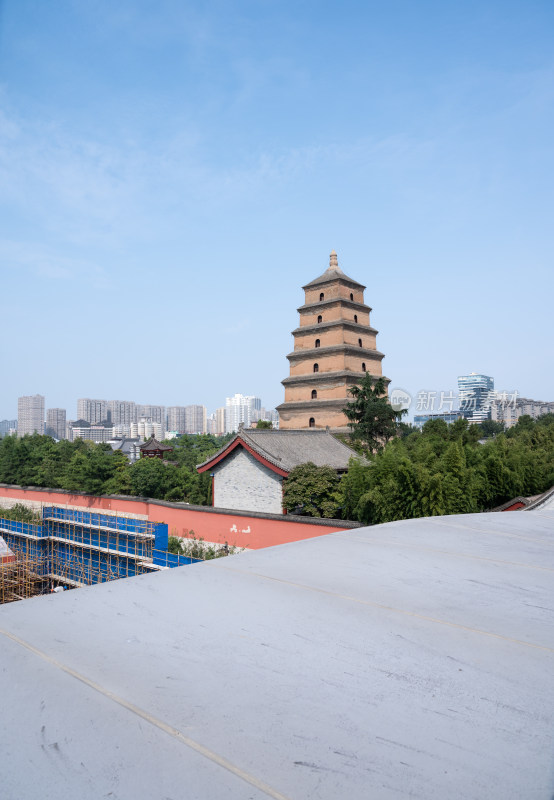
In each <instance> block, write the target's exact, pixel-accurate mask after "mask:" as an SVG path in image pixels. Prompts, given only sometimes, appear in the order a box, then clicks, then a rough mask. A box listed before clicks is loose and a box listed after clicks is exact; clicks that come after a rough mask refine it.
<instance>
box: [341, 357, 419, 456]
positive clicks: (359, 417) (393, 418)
mask: <svg viewBox="0 0 554 800" xmlns="http://www.w3.org/2000/svg"><path fill="white" fill-rule="evenodd" d="M349 392H350V394H351V395H352V397H353V400H352V401H351V402H349V403H347V404H346V406H345V407H344V408H343V411H344V413H345V415H346V417H347V419H348V420H349V422H348V425H349V427H350V430H351V439H352V442H353V444H354V445H356V444H357V445H358V446H359V447H360V448H361V449H362V450H368V451H369V452H376V451H379V450H381V449H382V448H383V446H384V445H385V444H386V443H387V442H388V441H389V439H392V437H393V436H395V434H396V433H397V430H398V422H399V420H400V419H401V418H402V416H403V414H406V413H407V412H406V411H395V409H394V408H393V407H392V406H391V405H390V403H389V401H388V397H387V387H386V384H385V380H384V378H373V377H372V376H371V375H370V374H369V372H366V374H365V377H364V379H363V380H362V382H361V383H360V384H356V385H355V386H351V387H350V389H349Z"/></svg>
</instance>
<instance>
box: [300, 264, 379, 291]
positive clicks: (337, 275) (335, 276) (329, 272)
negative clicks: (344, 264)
mask: <svg viewBox="0 0 554 800" xmlns="http://www.w3.org/2000/svg"><path fill="white" fill-rule="evenodd" d="M336 280H343V281H348V283H352V284H353V285H355V286H360V287H361V288H362V289H365V286H364V285H363V283H359V281H355V280H354V278H350V277H349V276H348V275H346V274H345V273H344V272H343V271H342V269H341V268H340V267H336V268H335V269H332V268H331V267H329V268H328V269H326V270H325V272H324V273H323V275H320V276H319V278H315V279H314V280H313V281H310V282H309V283H306V284H305V285H304V286H303V287H302V288H303V289H307V288H308V287H309V286H317V285H318V284H319V283H329V281H336Z"/></svg>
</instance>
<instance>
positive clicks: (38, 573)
mask: <svg viewBox="0 0 554 800" xmlns="http://www.w3.org/2000/svg"><path fill="white" fill-rule="evenodd" d="M10 551H11V552H10V554H9V555H5V556H4V557H3V558H2V562H1V563H0V604H2V603H13V602H14V601H15V600H26V599H27V598H29V597H35V596H36V595H39V594H45V593H46V592H47V591H49V580H48V577H47V568H48V558H47V557H46V556H45V555H43V554H41V553H39V552H38V551H36V550H35V551H34V552H33V551H29V550H28V549H27V548H26V547H25V548H23V549H20V548H17V546H15V547H10Z"/></svg>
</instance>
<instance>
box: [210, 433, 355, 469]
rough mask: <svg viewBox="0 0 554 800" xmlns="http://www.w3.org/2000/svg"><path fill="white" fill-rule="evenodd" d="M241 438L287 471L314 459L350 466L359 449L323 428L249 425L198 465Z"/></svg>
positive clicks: (319, 463)
mask: <svg viewBox="0 0 554 800" xmlns="http://www.w3.org/2000/svg"><path fill="white" fill-rule="evenodd" d="M237 439H240V440H242V441H243V442H244V443H245V444H248V445H249V446H250V447H251V448H252V449H253V450H255V451H256V452H257V453H258V454H259V455H260V456H262V458H265V459H266V460H267V461H270V462H271V463H272V464H275V466H277V467H280V468H281V469H283V470H285V471H286V472H290V471H291V469H293V468H294V467H297V466H298V465H299V464H305V463H306V462H307V461H312V462H313V463H314V464H316V465H317V466H318V467H322V466H329V467H333V469H336V470H345V469H348V461H349V460H350V458H352V456H357V453H356V452H355V451H354V450H352V449H351V448H350V447H347V445H345V444H343V443H342V442H340V441H339V440H338V439H337V438H335V436H333V434H332V433H329V432H328V431H322V430H290V431H279V430H277V431H274V430H267V429H263V428H262V429H257V428H248V429H247V430H241V431H239V433H237V435H236V436H235V438H234V439H233V440H232V441H231V442H229V443H228V444H226V445H225V447H222V448H221V450H219V451H218V452H217V453H215V454H214V455H213V456H211V457H210V458H209V459H207V460H206V461H204V462H203V463H202V464H198V465H197V469H199V468H200V467H204V466H205V465H206V464H209V463H210V462H211V461H213V460H214V459H215V458H217V457H218V456H219V455H221V454H222V453H223V452H225V450H227V448H228V447H229V446H230V445H231V444H233V443H234V442H235V441H236V440H237Z"/></svg>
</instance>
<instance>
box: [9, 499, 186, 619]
mask: <svg viewBox="0 0 554 800" xmlns="http://www.w3.org/2000/svg"><path fill="white" fill-rule="evenodd" d="M0 537H1V539H0V604H1V603H10V602H13V601H14V600H23V599H25V598H28V597H34V596H35V595H39V594H46V593H49V592H53V591H56V590H57V591H60V590H62V589H76V588H79V587H82V586H91V585H93V584H96V583H103V582H104V581H112V580H117V579H119V578H128V577H132V576H135V575H142V574H145V573H150V572H156V571H158V570H161V569H166V568H168V567H177V566H182V565H184V564H190V563H191V562H192V561H194V560H195V559H191V558H186V557H185V556H179V555H175V554H173V553H168V552H167V543H168V532H167V525H165V524H164V523H155V522H149V521H148V520H145V519H134V518H130V517H125V516H112V515H108V514H98V513H94V512H89V511H80V510H76V509H69V508H61V507H57V506H45V507H43V509H42V523H41V524H34V523H28V522H17V521H14V520H8V519H0ZM2 540H3V542H4V544H3V545H2Z"/></svg>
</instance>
